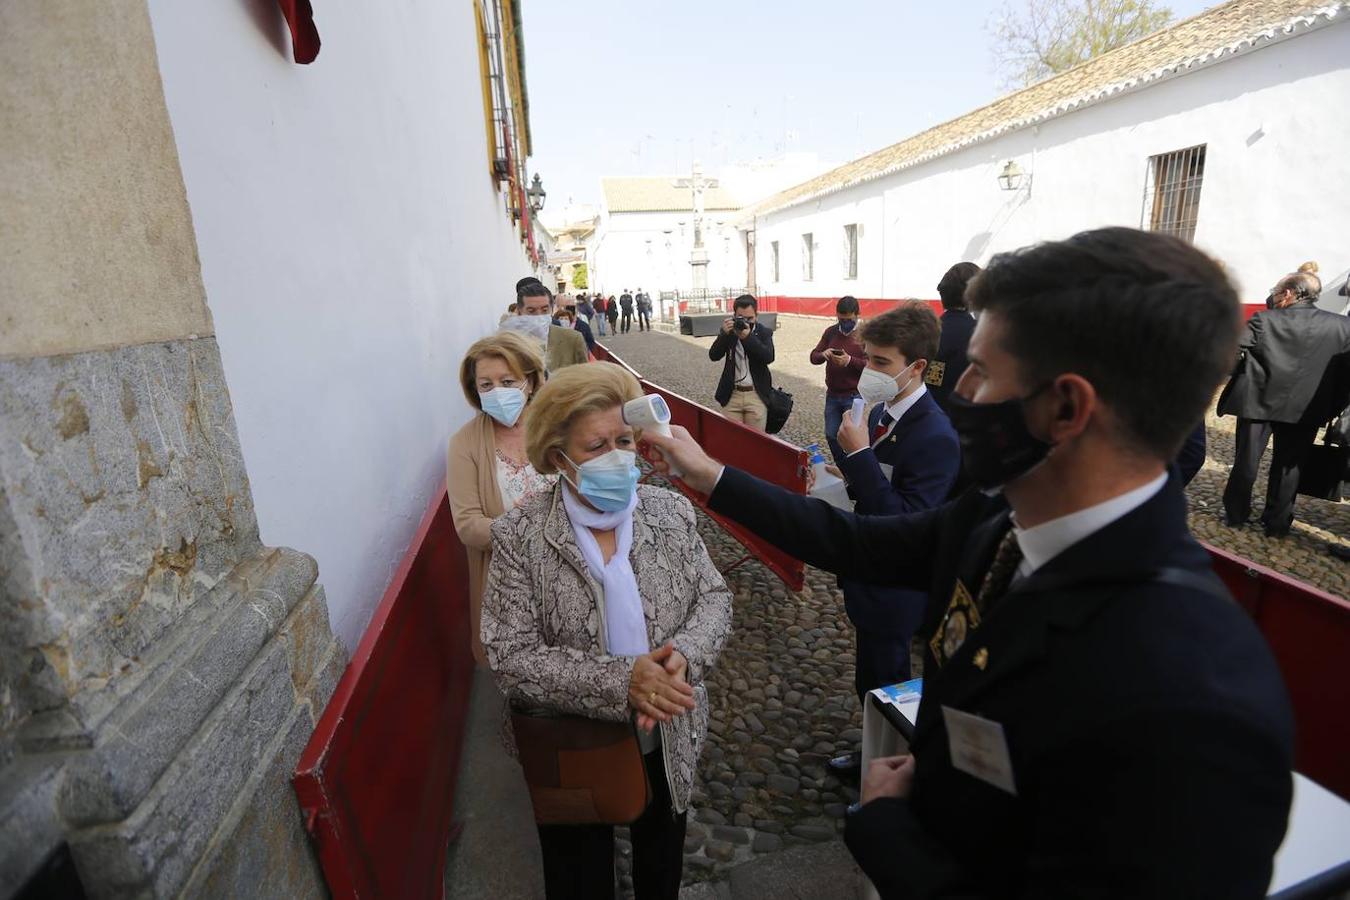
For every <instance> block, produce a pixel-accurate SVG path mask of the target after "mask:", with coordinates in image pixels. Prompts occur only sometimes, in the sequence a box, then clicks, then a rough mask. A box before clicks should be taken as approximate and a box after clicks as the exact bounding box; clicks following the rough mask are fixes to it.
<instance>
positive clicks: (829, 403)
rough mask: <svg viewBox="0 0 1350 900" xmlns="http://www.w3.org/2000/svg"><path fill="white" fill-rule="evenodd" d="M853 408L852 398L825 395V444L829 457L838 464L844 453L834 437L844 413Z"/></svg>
mask: <svg viewBox="0 0 1350 900" xmlns="http://www.w3.org/2000/svg"><path fill="white" fill-rule="evenodd" d="M852 408H853V397H843V396H839V395H836V394H826V395H825V443H827V444H829V445H830V456H831V458H832V459H833V460H834V461H835V462H836V463H838V462H839V460H840V458H841V457H843V455H844V451H843V450H841V449H840V448H839V443H838V442H837V441H836V440H835V439H834V436H835V435H837V434H838V433H839V426H840V425H841V424H842V423H843V421H844V413H846V412H848V411H849V410H850V409H852Z"/></svg>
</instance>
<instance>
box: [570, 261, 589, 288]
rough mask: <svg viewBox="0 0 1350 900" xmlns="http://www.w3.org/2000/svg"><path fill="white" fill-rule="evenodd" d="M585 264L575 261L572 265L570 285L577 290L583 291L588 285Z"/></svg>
mask: <svg viewBox="0 0 1350 900" xmlns="http://www.w3.org/2000/svg"><path fill="white" fill-rule="evenodd" d="M586 279H587V275H586V264H585V263H577V264H576V265H575V266H573V267H572V287H574V288H576V289H577V290H579V291H584V290H586V288H587V287H588V286H589V285H588V284H587V280H586Z"/></svg>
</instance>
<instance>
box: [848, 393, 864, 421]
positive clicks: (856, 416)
mask: <svg viewBox="0 0 1350 900" xmlns="http://www.w3.org/2000/svg"><path fill="white" fill-rule="evenodd" d="M849 412H850V413H851V414H852V415H853V424H854V425H861V424H862V423H863V419H864V418H866V416H867V401H866V400H864V399H863V398H861V397H854V398H853V409H851V410H849Z"/></svg>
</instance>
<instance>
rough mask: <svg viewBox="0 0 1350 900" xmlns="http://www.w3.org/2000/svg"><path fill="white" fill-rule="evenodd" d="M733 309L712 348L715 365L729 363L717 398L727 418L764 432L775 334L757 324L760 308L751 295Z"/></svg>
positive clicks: (710, 355) (742, 295) (741, 299)
mask: <svg viewBox="0 0 1350 900" xmlns="http://www.w3.org/2000/svg"><path fill="white" fill-rule="evenodd" d="M731 309H732V315H730V316H728V317H727V318H726V321H724V322H723V323H722V332H721V333H720V334H719V335H717V338H716V339H715V340H714V341H713V345H712V346H711V347H709V348H708V358H709V359H711V360H712V361H713V362H716V361H717V360H719V359H725V360H726V361H725V362H724V363H723V364H722V378H721V380H720V381H718V382H717V393H716V394H715V396H716V397H717V403H718V405H720V406H721V407H722V414H723V415H725V416H726V417H727V418H729V419H735V420H736V421H737V422H742V423H744V424H746V425H749V426H750V427H751V428H754V429H756V430H757V431H763V430H764V424H765V422H766V421H767V420H768V407H767V406H765V403H766V398H767V397H768V396H769V392H770V391H771V390H772V389H773V382H772V380H771V378H770V375H769V363H771V362H773V332H771V331H770V330H769V329H767V328H765V327H764V326H763V325H760V324H759V323H758V322H757V321H756V319H757V318H758V316H759V305H758V304H757V303H756V302H755V298H754V297H753V296H751V295H750V294H741V295H740V296H739V297H737V298H736V302H735V303H734V304H732V308H731Z"/></svg>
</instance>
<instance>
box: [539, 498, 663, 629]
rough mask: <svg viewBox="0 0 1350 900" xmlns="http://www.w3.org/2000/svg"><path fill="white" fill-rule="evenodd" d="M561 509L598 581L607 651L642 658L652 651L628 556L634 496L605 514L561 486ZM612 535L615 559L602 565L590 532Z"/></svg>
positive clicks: (587, 565)
mask: <svg viewBox="0 0 1350 900" xmlns="http://www.w3.org/2000/svg"><path fill="white" fill-rule="evenodd" d="M558 489H559V490H561V491H562V494H563V506H564V507H565V508H566V509H567V518H568V520H569V521H571V523H572V533H573V534H575V535H576V539H577V547H578V548H579V549H580V550H581V555H582V557H583V558H584V559H585V560H586V568H588V569H590V571H591V577H592V578H594V579H595V580H597V581H599V582H600V584H601V590H602V591H603V592H604V604H605V639H606V640H605V643H606V650H607V651H608V652H609V653H610V654H612V655H614V656H641V655H643V654H644V653H646V652H648V651H649V650H650V649H651V646H650V645H649V644H648V643H647V618H646V616H645V615H643V612H642V597H641V596H639V595H638V586H637V576H636V575H634V574H633V566H632V563H630V562H629V560H628V553H629V551H630V550H632V548H633V509H634V508H635V507H636V506H637V492H636V491H634V492H633V499H632V500H630V501H629V503H628V506H627V507H625V508H624V509H621V510H618V511H617V512H612V513H607V512H600V511H599V510H595V509H591V508H590V507H589V506H587V505H586V504H584V503H582V502H581V500H579V499H578V498H577V497H576V495H575V494H574V493H573V492H572V490H571V489H570V488H569V487H568V486H567V485H560V486H559V488H558ZM592 528H594V529H596V530H598V531H613V532H614V543H615V548H614V555H613V556H611V557H610V558H609V564H608V565H606V564H605V561H604V559H605V557H604V554H602V553H601V552H600V544H599V543H597V542H596V540H595V535H593V534H591V529H592Z"/></svg>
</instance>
